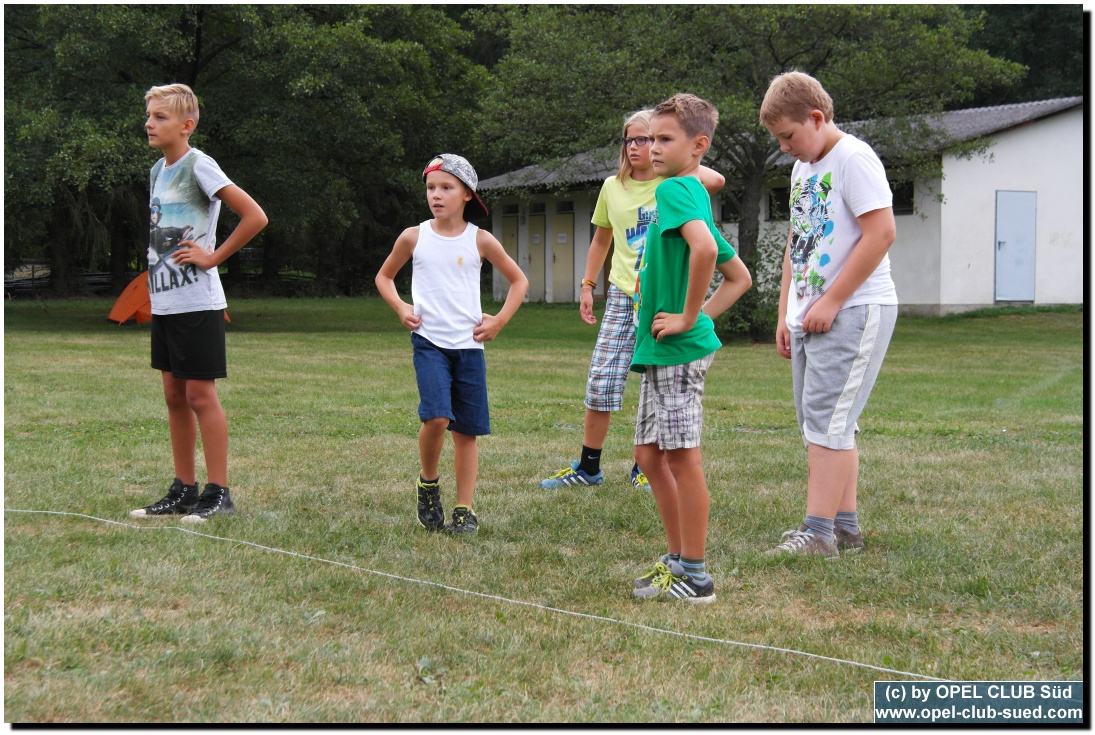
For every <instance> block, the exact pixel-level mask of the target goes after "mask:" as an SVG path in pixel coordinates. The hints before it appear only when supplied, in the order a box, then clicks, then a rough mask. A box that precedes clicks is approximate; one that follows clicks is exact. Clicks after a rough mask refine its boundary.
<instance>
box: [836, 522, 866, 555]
mask: <svg viewBox="0 0 1095 735" xmlns="http://www.w3.org/2000/svg"><path fill="white" fill-rule="evenodd" d="M835 534H836V548H837V549H838V550H839V551H843V552H844V553H845V554H858V553H859V552H860V551H863V532H862V531H860V532H859V533H852V532H851V531H848V530H846V529H844V528H841V527H840V526H837V527H836V529H835Z"/></svg>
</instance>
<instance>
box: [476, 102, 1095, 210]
mask: <svg viewBox="0 0 1095 735" xmlns="http://www.w3.org/2000/svg"><path fill="white" fill-rule="evenodd" d="M1083 104H1084V98H1083V97H1062V98H1060V99H1053V100H1042V101H1040V102H1019V103H1016V104H1012V105H997V106H995V107H975V108H971V109H968V110H954V111H952V112H941V113H938V114H934V115H928V116H927V117H926V121H927V122H928V124H929V125H930V126H931V127H932V128H933V129H934V130H935V131H936V132H937V133H938V134H939V135H938V138H937V141H938V143H939V148H940V149H942V148H945V147H947V145H948V144H954V143H961V142H965V141H969V140H974V139H976V138H980V137H983V136H986V135H992V134H994V133H1000V132H1004V131H1005V130H1011V129H1012V128H1017V127H1020V126H1022V125H1026V124H1027V123H1030V122H1033V121H1035V120H1039V119H1041V118H1044V117H1049V116H1050V115H1055V114H1057V113H1059V112H1064V111H1065V110H1070V109H1072V108H1074V107H1078V106H1080V105H1083ZM863 126H864V123H863V122H856V123H849V124H847V125H842V126H841V127H843V128H845V129H848V130H853V131H854V130H855V129H856V128H858V127H863ZM617 155H618V151H617V149H616V147H615V146H609V147H607V148H602V149H599V150H596V151H587V152H585V153H578V154H575V155H573V156H568V157H566V158H559V159H555V160H552V161H548V162H545V163H540V164H535V165H532V166H526V167H525V168H521V169H518V170H516V171H511V172H509V173H505V174H501V175H500V176H493V177H491V178H489V179H485V180H483V181H480V182H479V187H478V190H479V191H490V192H492V194H494V195H496V196H497V195H500V194H502V193H503V192H505V191H507V190H520V189H533V188H549V189H550V188H559V189H570V188H574V187H583V186H592V185H598V184H600V183H601V182H602V181H604V180H605V179H606V178H607V177H609V176H612V175H613V174H615V173H616V166H617V164H616V157H617ZM793 162H794V159H793V158H791V157H790V156H785V155H782V154H780V155H778V156H777V159H776V160H775V163H776V164H777V165H778V164H783V163H788V164H789V163H793Z"/></svg>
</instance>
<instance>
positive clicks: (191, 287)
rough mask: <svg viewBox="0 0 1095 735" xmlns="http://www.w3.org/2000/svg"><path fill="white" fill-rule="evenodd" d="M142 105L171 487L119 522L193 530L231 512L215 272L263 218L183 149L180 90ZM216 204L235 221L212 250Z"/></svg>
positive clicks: (212, 166)
mask: <svg viewBox="0 0 1095 735" xmlns="http://www.w3.org/2000/svg"><path fill="white" fill-rule="evenodd" d="M145 102H146V103H147V107H146V112H147V114H148V119H147V121H146V122H145V132H146V133H147V134H148V144H149V145H150V146H151V147H153V148H159V149H160V151H161V152H162V153H163V158H161V159H160V160H159V161H157V162H156V165H154V166H153V167H152V171H151V174H150V176H149V189H150V200H149V209H150V212H151V214H150V218H149V223H150V227H149V237H148V292H149V296H150V298H151V300H152V367H153V368H155V369H156V370H159V371H160V372H161V375H162V377H163V392H164V400H165V401H166V402H167V418H168V426H169V428H170V432H171V454H172V457H173V460H174V465H175V480H174V482H172V483H171V487H170V488H168V491H167V495H165V496H164V497H163V498H161V499H160V500H158V501H156V502H155V503H153V504H152V505H147V506H145V507H144V508H138V509H137V510H134V511H132V512H130V514H129V515H130V516H131V517H133V518H146V517H151V516H170V515H181V516H183V518H182V520H183V521H187V522H195V523H201V522H204V521H205V520H206V519H208V518H209V517H211V516H213V515H216V514H218V513H226V514H227V513H232V512H234V511H235V505H234V504H233V502H232V497H231V495H230V494H229V491H228V419H227V418H226V416H225V414H224V408H223V407H222V406H221V402H220V398H219V397H218V396H217V383H216V381H217V379H218V378H224V377H227V375H228V367H227V360H226V356H225V348H224V308H225V306H226V305H227V304H226V302H225V298H224V289H223V288H221V282H220V276H219V275H218V273H217V267H218V266H219V265H220V264H221V263H223V262H224V261H225V260H227V259H228V257H229V256H230V255H232V254H233V253H235V252H236V251H237V250H239V249H240V248H242V247H243V246H244V245H246V244H247V243H248V241H250V240H251V238H253V237H254V236H255V235H256V234H258V232H259V231H260V230H261V229H262V228H263V227H265V226H266V223H267V219H266V214H265V213H264V212H263V211H262V208H261V207H260V206H259V205H258V204H256V203H255V200H254V199H252V198H251V197H250V196H248V194H247V192H245V191H244V190H243V189H241V188H239V187H238V186H236V185H235V184H233V183H232V182H231V181H230V180H229V179H228V177H227V176H225V175H224V172H223V171H221V169H220V166H218V165H217V162H216V161H214V160H213V159H212V158H210V157H209V156H207V155H205V154H204V153H202V152H201V151H199V150H198V149H196V148H191V147H190V142H189V141H190V134H191V133H193V132H194V127H195V126H196V125H197V124H198V99H197V97H196V96H195V95H194V92H193V91H192V90H191V89H190V87H188V86H186V85H185V84H169V85H166V86H162V87H153V88H152V89H150V90H148V93H147V94H146V95H145ZM222 201H223V202H225V203H227V204H228V206H229V207H231V209H232V211H233V212H235V213H236V214H238V215H239V217H240V222H239V224H238V225H237V226H236V229H235V230H234V231H233V232H232V234H231V235H229V236H228V239H226V240H225V241H224V242H223V243H222V244H221V246H220V247H219V248H218V247H217V246H216V239H217V238H216V234H217V233H216V231H217V218H218V216H219V215H220V205H221V202H222ZM199 431H200V432H201V439H202V449H203V451H204V453H205V465H206V472H207V474H208V482H207V483H206V485H205V488H204V490H203V492H202V493H201V494H200V495H199V494H198V481H197V470H196V469H195V466H194V454H195V449H196V444H197V438H198V432H199Z"/></svg>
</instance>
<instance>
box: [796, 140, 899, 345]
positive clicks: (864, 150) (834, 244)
mask: <svg viewBox="0 0 1095 735" xmlns="http://www.w3.org/2000/svg"><path fill="white" fill-rule="evenodd" d="M790 204H791V251H790V256H791V291H790V293H789V294H788V299H787V328H788V329H790V330H791V333H792V334H794V335H795V336H796V337H801V336H802V335H803V334H804V332H803V331H802V318H803V317H804V316H805V315H806V312H807V311H808V310H809V309H810V306H811V305H812V304H813V303H814V302H815V301H817V300H818V298H820V297H821V295H822V294H823V293H825V290H826V289H827V288H828V287H829V285H830V284H831V283H832V282H833V281H834V280H835V279H836V277H837V276H838V275H840V271H841V270H842V269H843V268H844V264H845V263H847V262H848V258H849V257H850V256H851V254H852V250H853V249H854V248H855V246H856V243H858V242H859V238H860V237H862V235H863V230H862V229H861V228H860V226H859V221H858V220H857V219H856V217H859V216H860V215H863V214H866V213H867V212H873V211H874V210H876V209H882V208H884V207H889V206H892V204H893V192H892V191H891V190H890V184H889V182H888V181H887V180H886V169H885V168H883V166H882V162H881V161H880V160H878V156H877V155H875V152H874V151H873V150H872V149H871V147H870V146H869V145H867V144H866V143H864V142H863V141H861V140H860V139H859V138H856V137H855V136H852V135H845V136H844V137H842V138H841V139H840V140H839V141H837V144H836V145H835V146H833V149H832V150H831V151H829V154H828V155H827V156H825V157H824V158H822V159H821V160H820V161H817V162H815V163H803V162H802V161H797V162H795V166H794V168H793V169H792V171H791V201H790ZM896 303H897V289H895V288H894V284H893V279H892V278H890V256H889V255H886V256H885V257H883V258H882V262H881V263H879V264H878V267H877V268H875V271H874V273H872V274H871V275H870V276H869V277H868V278H867V280H866V281H864V282H863V284H862V285H861V286H860V287H859V288H858V289H856V291H855V293H853V294H852V295H851V296H850V297H849V298H848V300H847V301H845V302H844V304H843V305H842V307H841V308H848V307H849V306H859V305H862V304H896Z"/></svg>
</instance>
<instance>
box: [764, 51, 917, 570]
mask: <svg viewBox="0 0 1095 735" xmlns="http://www.w3.org/2000/svg"><path fill="white" fill-rule="evenodd" d="M760 121H761V123H762V124H764V126H765V127H767V128H768V131H769V132H770V133H771V134H772V135H773V136H774V137H775V138H776V140H777V141H779V145H780V149H781V150H782V151H783V152H784V153H786V154H788V155H791V156H793V157H794V158H795V159H796V163H795V165H794V168H793V170H792V172H791V197H790V199H791V202H790V203H791V231H790V233H789V234H788V237H787V250H786V253H785V255H784V260H783V279H782V287H781V292H780V301H779V321H778V323H777V325H776V349H777V350H778V351H779V354H780V355H781V356H783V357H785V358H788V359H790V360H791V372H792V383H793V388H794V397H795V412H796V414H797V417H798V423H799V429H800V430H801V431H802V436H803V440H804V441H805V443H806V449H807V463H808V469H809V475H808V480H807V491H806V517H805V519H804V522H803V523H802V525H800V526H799V528H798V529H796V530H792V531H787V532H786V533H784V534H783V542H782V543H780V544H779V545H778V546H776V547H775V548H774V549H772V550H770V551H769V552H768V554H771V555H779V554H788V553H789V554H800V555H820V556H826V557H834V556H837V555H838V554H839V553H840V551H845V552H856V551H859V550H860V549H862V548H863V535H862V532H861V531H860V528H859V516H858V510H857V504H856V502H857V482H858V475H859V450H858V448H857V446H856V436H855V435H856V433H858V431H859V427H858V425H857V423H856V422H857V419H858V418H859V414H860V413H861V412H862V410H863V407H864V406H865V405H866V403H867V398H868V397H869V396H870V393H871V389H872V388H873V387H874V382H875V379H876V378H877V377H878V372H879V369H880V368H881V366H882V360H883V358H884V357H885V355H886V349H887V347H888V346H889V343H890V337H891V336H892V335H893V330H894V325H895V323H896V321H897V291H896V289H895V288H894V284H893V279H891V277H890V261H889V256H888V252H889V249H890V246H891V245H892V244H893V241H894V238H895V235H896V227H895V223H894V217H893V208H892V202H893V195H892V192H891V189H890V185H889V183H888V181H887V179H886V171H885V169H884V168H883V166H882V162H881V161H880V160H879V159H878V156H877V155H875V153H874V151H873V150H872V149H871V147H870V146H869V145H867V144H866V143H864V142H863V141H861V140H859V139H858V138H856V137H854V136H852V135H848V134H846V133H844V132H842V131H841V130H840V129H839V128H837V126H836V124H835V123H834V122H833V102H832V99H831V98H830V97H829V95H828V94H827V93H826V92H825V90H824V88H822V86H821V84H820V83H819V82H818V81H817V80H816V79H814V78H813V77H810V76H808V75H806V74H803V73H801V72H788V73H786V74H781V75H780V76H778V77H776V78H775V79H773V80H772V83H771V84H770V85H769V87H768V92H767V94H765V97H764V102H763V103H762V105H761V110H760Z"/></svg>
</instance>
